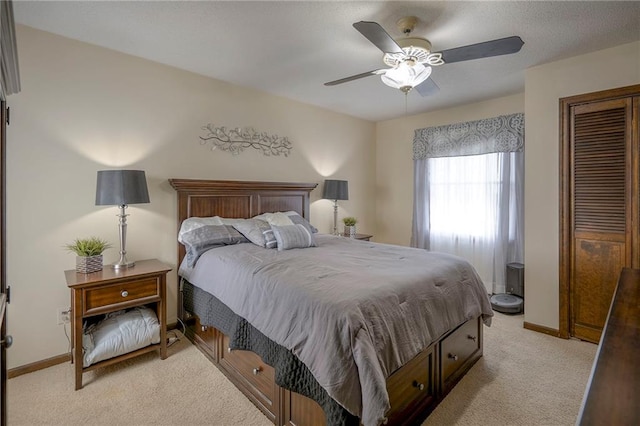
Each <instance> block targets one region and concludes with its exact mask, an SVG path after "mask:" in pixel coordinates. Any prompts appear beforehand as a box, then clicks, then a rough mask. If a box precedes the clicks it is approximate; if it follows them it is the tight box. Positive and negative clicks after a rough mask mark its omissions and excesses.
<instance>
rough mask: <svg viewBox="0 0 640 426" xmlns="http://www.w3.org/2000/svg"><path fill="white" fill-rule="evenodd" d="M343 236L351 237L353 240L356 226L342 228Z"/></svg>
mask: <svg viewBox="0 0 640 426" xmlns="http://www.w3.org/2000/svg"><path fill="white" fill-rule="evenodd" d="M344 236H345V237H351V238H355V236H356V226H355V225H353V226H347V225H345V226H344Z"/></svg>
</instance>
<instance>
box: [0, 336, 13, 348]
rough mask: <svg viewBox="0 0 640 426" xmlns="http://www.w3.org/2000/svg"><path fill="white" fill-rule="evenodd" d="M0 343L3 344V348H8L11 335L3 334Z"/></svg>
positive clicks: (11, 342) (11, 343)
mask: <svg viewBox="0 0 640 426" xmlns="http://www.w3.org/2000/svg"><path fill="white" fill-rule="evenodd" d="M0 345H1V346H4V348H5V349H9V348H10V347H11V345H13V337H11V336H5V338H4V339H3V340H0Z"/></svg>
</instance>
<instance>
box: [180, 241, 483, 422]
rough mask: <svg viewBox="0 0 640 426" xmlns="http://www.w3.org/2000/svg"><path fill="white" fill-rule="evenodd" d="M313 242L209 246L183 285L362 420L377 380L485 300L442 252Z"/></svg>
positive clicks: (458, 263)
mask: <svg viewBox="0 0 640 426" xmlns="http://www.w3.org/2000/svg"><path fill="white" fill-rule="evenodd" d="M316 241H317V243H318V247H311V248H305V249H294V250H288V251H277V250H273V249H264V248H261V247H258V246H256V245H253V244H240V245H234V246H226V247H222V248H216V249H212V250H209V251H208V252H206V253H205V254H203V255H202V257H201V258H200V260H198V262H197V264H196V265H195V267H194V268H193V269H188V270H187V269H181V274H182V275H183V276H185V278H187V279H188V280H189V281H190V282H191V283H192V284H194V285H196V286H198V287H200V288H202V289H203V290H205V291H207V292H209V293H211V294H212V295H214V296H215V297H216V298H218V299H219V300H220V301H222V302H223V303H224V304H226V305H227V306H228V307H229V308H230V309H231V310H233V311H234V312H235V313H236V314H238V315H239V316H241V317H243V318H245V319H247V320H248V321H249V322H250V323H251V324H252V325H253V326H254V327H255V328H256V329H258V330H259V331H260V332H262V333H263V334H264V335H265V336H267V337H268V338H270V339H271V340H273V341H274V342H276V343H278V344H280V345H282V346H284V347H286V348H287V349H289V350H291V351H292V352H293V353H294V354H295V355H296V356H297V357H298V358H299V359H300V360H301V361H302V362H303V363H304V364H305V365H306V366H307V367H308V368H309V370H310V371H311V373H312V374H313V375H314V377H315V378H316V380H317V381H318V383H319V384H320V385H321V386H322V387H323V388H324V389H326V391H327V393H328V394H329V395H330V396H331V397H332V398H334V399H335V400H336V401H337V402H339V403H340V404H341V405H342V406H344V407H345V408H346V409H347V410H348V411H349V412H351V413H353V414H355V415H357V416H359V417H360V418H361V419H362V422H363V424H364V425H366V426H369V425H376V424H379V422H380V421H381V420H382V419H383V418H384V415H385V412H386V411H387V410H388V409H389V397H388V394H387V390H386V378H387V377H388V376H389V375H390V374H391V373H393V372H394V371H395V370H396V369H398V368H399V367H401V366H402V365H404V364H405V363H406V362H408V361H410V360H411V359H412V358H413V357H414V356H415V355H417V354H418V353H419V352H420V351H422V350H423V349H425V348H426V347H427V346H429V345H430V344H431V343H432V342H434V341H435V340H437V339H438V338H439V337H440V336H442V335H443V334H444V333H445V332H447V331H448V330H451V329H453V328H455V327H456V326H458V325H460V324H462V323H463V322H465V321H467V320H469V319H471V318H474V317H477V316H478V315H482V316H483V319H484V321H485V323H486V324H487V325H489V324H490V318H491V316H492V315H493V313H492V310H491V305H490V303H489V299H488V296H487V293H486V290H485V287H484V285H483V284H482V282H481V280H480V278H479V277H478V275H477V273H476V272H475V270H474V269H473V267H472V266H471V265H469V263H467V262H466V261H464V260H462V259H460V258H458V257H455V256H452V255H448V254H443V253H433V252H428V251H425V250H421V249H413V248H408V247H400V246H393V245H387V244H379V243H371V242H365V241H358V240H353V239H349V238H343V237H335V236H331V235H316Z"/></svg>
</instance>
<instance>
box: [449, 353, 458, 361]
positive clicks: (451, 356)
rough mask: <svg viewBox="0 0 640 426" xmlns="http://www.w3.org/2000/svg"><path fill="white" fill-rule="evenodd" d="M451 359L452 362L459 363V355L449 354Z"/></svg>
mask: <svg viewBox="0 0 640 426" xmlns="http://www.w3.org/2000/svg"><path fill="white" fill-rule="evenodd" d="M449 359H452V360H454V361H457V360H458V355H455V354H449Z"/></svg>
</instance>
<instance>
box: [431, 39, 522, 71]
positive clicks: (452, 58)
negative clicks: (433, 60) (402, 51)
mask: <svg viewBox="0 0 640 426" xmlns="http://www.w3.org/2000/svg"><path fill="white" fill-rule="evenodd" d="M523 44H524V41H522V39H521V38H520V37H518V36H511V37H505V38H500V39H497V40H491V41H485V42H482V43H476V44H470V45H468V46H462V47H456V48H454V49H448V50H443V51H441V52H440V53H442V60H443V61H444V63H445V64H450V63H452V62H461V61H469V60H472V59H480V58H488V57H490V56H499V55H508V54H510V53H516V52H518V51H520V48H522V45H523Z"/></svg>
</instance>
